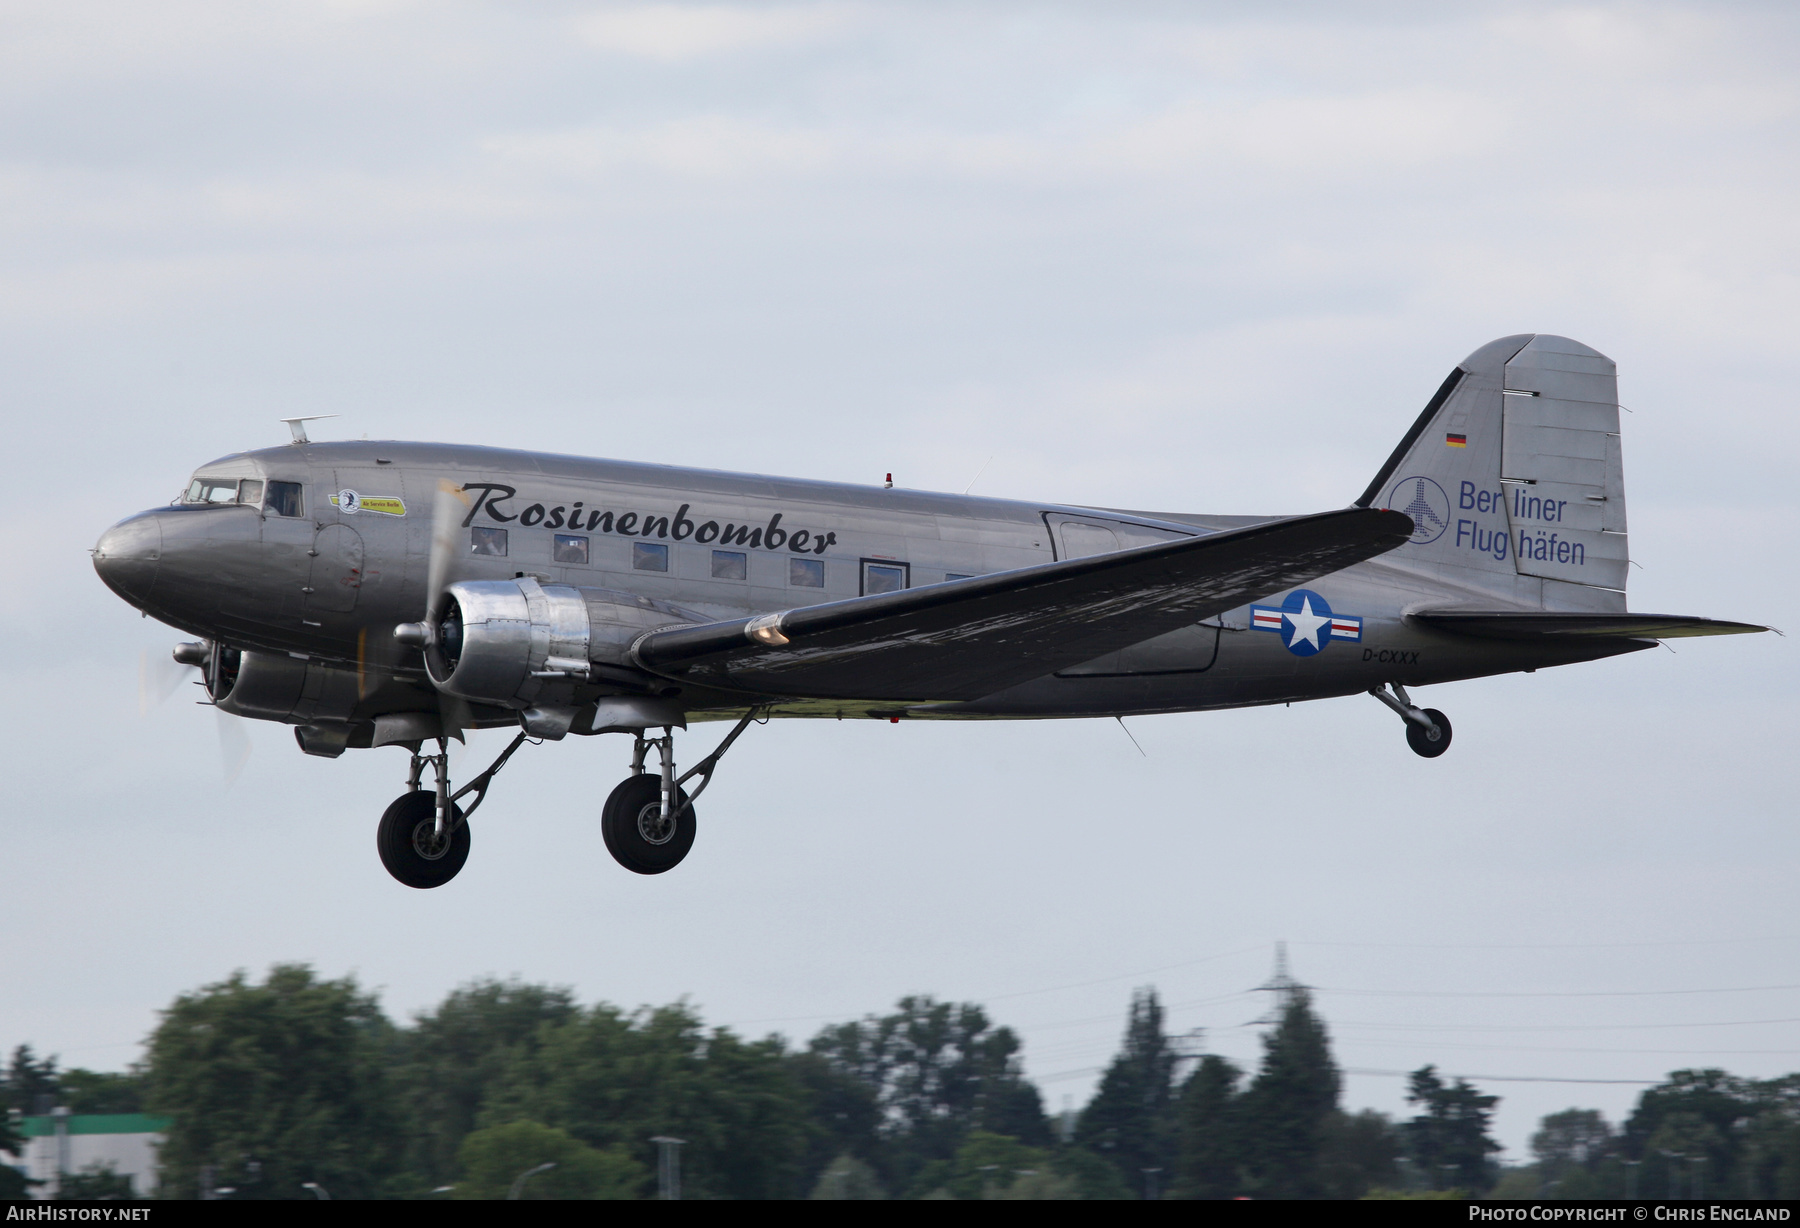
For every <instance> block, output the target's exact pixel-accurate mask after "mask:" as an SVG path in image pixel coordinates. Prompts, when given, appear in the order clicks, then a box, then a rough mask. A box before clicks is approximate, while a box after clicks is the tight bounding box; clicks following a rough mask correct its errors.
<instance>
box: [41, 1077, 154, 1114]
mask: <svg viewBox="0 0 1800 1228" xmlns="http://www.w3.org/2000/svg"><path fill="white" fill-rule="evenodd" d="M58 1082H59V1084H60V1096H61V1100H62V1103H63V1104H65V1105H67V1106H68V1109H69V1112H71V1113H141V1112H143V1111H144V1072H143V1071H142V1070H129V1071H126V1072H125V1073H123V1074H113V1073H107V1072H103V1071H96V1070H83V1069H82V1068H81V1067H79V1066H77V1067H75V1068H74V1069H73V1070H65V1071H63V1072H62V1075H61V1076H60V1078H59V1080H58Z"/></svg>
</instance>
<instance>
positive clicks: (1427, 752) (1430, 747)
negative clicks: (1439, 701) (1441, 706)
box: [1406, 708, 1450, 759]
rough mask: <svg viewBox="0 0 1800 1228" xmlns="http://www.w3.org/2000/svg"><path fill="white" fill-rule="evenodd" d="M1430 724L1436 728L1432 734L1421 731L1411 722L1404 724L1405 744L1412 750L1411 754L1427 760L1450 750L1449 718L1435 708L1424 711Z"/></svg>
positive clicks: (1429, 731)
mask: <svg viewBox="0 0 1800 1228" xmlns="http://www.w3.org/2000/svg"><path fill="white" fill-rule="evenodd" d="M1425 715H1426V716H1429V717H1430V718H1431V720H1432V723H1433V724H1435V725H1436V726H1437V732H1436V733H1435V734H1434V733H1432V732H1431V730H1429V729H1421V728H1420V727H1419V726H1417V725H1415V724H1413V723H1412V722H1411V721H1408V722H1406V744H1407V745H1408V746H1410V747H1412V748H1413V754H1415V755H1423V756H1424V757H1425V758H1427V759H1436V758H1437V757H1438V756H1439V755H1441V754H1443V753H1444V752H1445V751H1447V750H1449V749H1450V718H1449V717H1447V716H1445V715H1444V714H1443V713H1442V712H1439V711H1438V710H1437V709H1436V708H1427V709H1425Z"/></svg>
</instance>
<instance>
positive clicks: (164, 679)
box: [138, 648, 194, 716]
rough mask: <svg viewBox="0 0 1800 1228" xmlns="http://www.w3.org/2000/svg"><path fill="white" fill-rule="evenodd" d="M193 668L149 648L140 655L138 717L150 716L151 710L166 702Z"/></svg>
mask: <svg viewBox="0 0 1800 1228" xmlns="http://www.w3.org/2000/svg"><path fill="white" fill-rule="evenodd" d="M193 668H194V666H192V665H183V664H182V663H181V662H179V661H177V660H175V659H174V658H173V657H168V656H163V655H162V654H160V653H153V652H151V651H150V650H149V649H148V648H146V649H144V651H143V652H142V653H140V654H138V715H139V716H149V715H150V709H152V708H154V707H157V706H158V705H160V704H162V703H164V702H166V701H167V700H168V698H169V696H171V695H173V694H174V693H175V688H176V687H178V686H180V685H181V681H182V679H183V678H184V677H185V676H186V674H187V671H188V670H190V669H193Z"/></svg>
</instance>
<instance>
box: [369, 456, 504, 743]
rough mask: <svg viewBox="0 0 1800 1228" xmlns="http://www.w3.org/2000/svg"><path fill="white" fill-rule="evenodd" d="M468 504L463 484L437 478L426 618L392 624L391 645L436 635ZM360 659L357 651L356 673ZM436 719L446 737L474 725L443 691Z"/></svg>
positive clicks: (462, 704) (423, 642)
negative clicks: (459, 484) (441, 725)
mask: <svg viewBox="0 0 1800 1228" xmlns="http://www.w3.org/2000/svg"><path fill="white" fill-rule="evenodd" d="M469 506H470V501H469V496H468V494H467V493H466V492H464V490H463V489H462V487H460V486H458V485H457V484H456V483H454V482H452V481H450V480H449V479H448V478H440V479H438V486H437V495H436V497H435V498H434V499H433V500H432V505H431V553H430V555H429V556H428V557H427V559H426V565H425V617H424V620H423V621H421V622H416V623H401V624H400V625H399V626H398V627H395V628H394V635H393V639H392V640H390V641H389V643H390V644H391V645H394V646H396V647H398V646H400V645H404V646H407V647H411V648H417V649H419V650H421V651H424V650H426V649H429V648H430V647H431V644H432V641H433V639H434V638H435V637H436V635H437V627H438V623H439V620H440V619H442V617H443V615H444V610H445V599H444V590H446V589H448V588H449V587H450V585H451V584H453V583H455V582H456V561H457V559H458V558H460V557H461V553H462V552H461V551H460V550H458V549H457V543H458V542H459V541H460V540H461V533H460V532H459V530H460V529H461V528H462V519H463V517H464V516H465V515H466V514H467V512H468V509H469ZM376 651H386V649H385V648H384V649H380V650H376ZM361 662H362V656H361V654H360V652H359V656H358V670H359V673H360V670H361V668H362V667H361ZM438 719H439V720H440V721H441V722H442V724H443V729H444V736H445V737H447V738H452V737H461V736H462V731H463V730H464V729H468V728H470V727H472V726H473V725H474V724H475V717H474V713H473V712H472V711H471V710H470V708H469V704H468V702H467V701H466V700H464V699H462V698H460V697H458V696H455V695H447V694H445V693H444V692H443V691H439V692H438Z"/></svg>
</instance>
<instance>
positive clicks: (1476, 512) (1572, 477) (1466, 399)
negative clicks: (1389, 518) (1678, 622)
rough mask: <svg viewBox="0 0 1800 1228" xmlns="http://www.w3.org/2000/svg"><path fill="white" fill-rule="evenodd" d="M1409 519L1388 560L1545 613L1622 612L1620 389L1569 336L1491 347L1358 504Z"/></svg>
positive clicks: (1533, 337)
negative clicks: (1409, 533)
mask: <svg viewBox="0 0 1800 1228" xmlns="http://www.w3.org/2000/svg"><path fill="white" fill-rule="evenodd" d="M1357 504H1358V506H1361V507H1391V508H1394V509H1396V510H1398V511H1403V512H1406V513H1407V514H1408V515H1410V516H1411V517H1412V518H1413V524H1414V526H1415V531H1414V533H1413V537H1412V541H1411V542H1410V543H1408V544H1407V545H1405V546H1402V547H1400V549H1399V551H1397V552H1396V553H1397V555H1398V556H1399V557H1401V558H1409V559H1412V560H1414V561H1418V562H1426V563H1431V564H1434V565H1436V566H1438V567H1443V568H1452V569H1456V570H1454V571H1452V572H1450V573H1447V576H1446V578H1449V577H1450V576H1454V577H1455V578H1457V579H1459V580H1461V581H1463V582H1465V583H1471V584H1474V585H1475V586H1477V587H1481V588H1487V589H1492V590H1499V591H1503V592H1505V593H1506V594H1507V595H1508V596H1509V597H1510V598H1511V599H1513V600H1519V601H1525V602H1528V603H1530V604H1536V605H1538V606H1540V607H1541V608H1545V609H1590V610H1591V609H1606V610H1610V609H1614V608H1617V609H1619V610H1623V609H1624V608H1625V602H1624V588H1625V572H1626V567H1627V560H1628V555H1627V549H1626V546H1627V537H1626V533H1625V484H1624V472H1623V465H1622V462H1621V454H1620V448H1619V399H1618V380H1617V375H1616V371H1615V367H1614V365H1613V362H1612V360H1611V359H1610V358H1608V357H1606V356H1605V355H1604V354H1601V353H1600V352H1599V351H1597V350H1593V349H1590V348H1588V347H1587V346H1585V345H1582V344H1581V343H1580V342H1578V341H1571V340H1569V339H1568V338H1567V337H1555V336H1550V335H1548V334H1531V333H1522V334H1519V335H1516V336H1512V337H1502V338H1501V339H1500V340H1498V341H1492V342H1489V343H1488V344H1487V345H1484V346H1482V347H1481V348H1480V349H1478V350H1476V351H1475V352H1474V353H1473V354H1471V355H1469V356H1468V357H1467V358H1465V359H1464V360H1463V361H1462V362H1461V363H1460V364H1458V366H1457V368H1456V369H1455V370H1454V371H1452V372H1451V373H1450V377H1449V378H1448V379H1446V380H1445V381H1444V383H1443V385H1442V387H1440V388H1439V389H1438V391H1437V394H1436V395H1435V396H1433V397H1432V399H1431V402H1430V404H1428V405H1427V406H1426V407H1425V410H1424V412H1423V413H1421V414H1420V415H1419V417H1418V419H1417V420H1416V421H1414V423H1413V425H1412V429H1411V430H1409V431H1408V432H1407V434H1406V437H1405V438H1404V439H1402V440H1401V441H1400V445H1399V447H1397V448H1395V449H1394V452H1393V455H1391V456H1389V457H1388V460H1387V463H1386V464H1385V465H1383V466H1382V468H1381V472H1380V473H1378V474H1377V475H1376V476H1375V480H1374V481H1373V482H1371V483H1370V484H1369V488H1368V489H1367V490H1366V491H1364V492H1363V495H1362V497H1361V498H1360V499H1358V500H1357Z"/></svg>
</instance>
